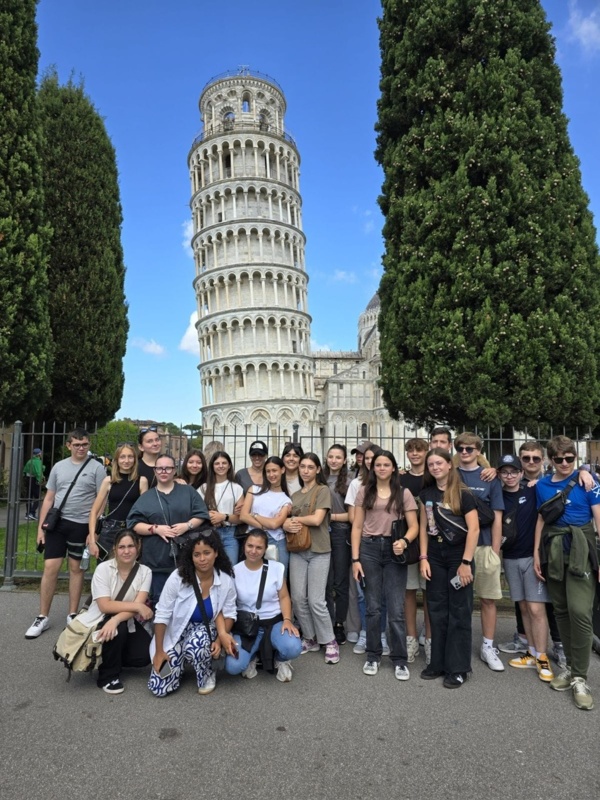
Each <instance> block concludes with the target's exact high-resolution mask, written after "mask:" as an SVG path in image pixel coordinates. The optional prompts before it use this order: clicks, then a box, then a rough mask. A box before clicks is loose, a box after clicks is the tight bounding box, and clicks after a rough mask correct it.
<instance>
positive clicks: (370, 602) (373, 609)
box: [360, 536, 407, 667]
mask: <svg viewBox="0 0 600 800" xmlns="http://www.w3.org/2000/svg"><path fill="white" fill-rule="evenodd" d="M392 555H393V553H392V539H391V537H390V536H373V537H367V538H365V537H363V538H362V539H361V542H360V563H361V566H362V568H363V572H364V573H365V590H364V592H365V602H366V606H367V611H366V623H367V659H368V660H369V661H377V662H379V661H380V660H381V652H382V647H381V607H382V600H383V598H384V597H385V603H386V606H387V617H388V627H389V635H390V638H389V646H390V658H391V660H392V663H393V664H394V666H396V667H397V666H406V664H407V652H406V620H405V618H404V594H405V592H406V566H405V565H404V564H398V563H397V562H396V561H394V560H393V559H392Z"/></svg>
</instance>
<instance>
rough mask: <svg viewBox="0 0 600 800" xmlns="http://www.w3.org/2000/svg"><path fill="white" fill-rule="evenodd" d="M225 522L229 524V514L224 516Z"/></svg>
mask: <svg viewBox="0 0 600 800" xmlns="http://www.w3.org/2000/svg"><path fill="white" fill-rule="evenodd" d="M224 521H225V522H229V514H225V520H224Z"/></svg>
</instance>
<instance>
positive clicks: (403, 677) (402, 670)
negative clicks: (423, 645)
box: [394, 643, 418, 681]
mask: <svg viewBox="0 0 600 800" xmlns="http://www.w3.org/2000/svg"><path fill="white" fill-rule="evenodd" d="M417 647H418V643H417ZM394 675H395V676H396V678H398V680H399V681H407V680H408V679H409V678H410V672H409V671H408V667H401V666H397V667H395V668H394Z"/></svg>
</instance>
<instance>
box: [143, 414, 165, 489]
mask: <svg viewBox="0 0 600 800" xmlns="http://www.w3.org/2000/svg"><path fill="white" fill-rule="evenodd" d="M138 447H139V450H140V456H139V461H138V474H139V475H141V476H142V477H144V478H146V480H147V481H148V486H149V487H150V489H152V488H154V487H155V486H156V473H155V472H154V467H155V465H156V459H157V458H158V456H159V453H160V451H161V450H162V439H161V438H160V434H159V433H158V428H157V427H156V425H150V427H148V428H140V432H139V435H138Z"/></svg>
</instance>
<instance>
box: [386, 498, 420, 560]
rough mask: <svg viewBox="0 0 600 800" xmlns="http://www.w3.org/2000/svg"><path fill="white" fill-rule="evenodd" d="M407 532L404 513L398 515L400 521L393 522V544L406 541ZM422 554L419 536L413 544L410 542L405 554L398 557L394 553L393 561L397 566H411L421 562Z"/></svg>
mask: <svg viewBox="0 0 600 800" xmlns="http://www.w3.org/2000/svg"><path fill="white" fill-rule="evenodd" d="M403 491H404V490H403ZM407 530H408V525H407V523H406V517H405V516H404V512H403V513H402V515H400V514H398V519H395V520H394V521H393V522H392V544H393V543H394V542H397V541H398V540H399V539H405V538H406V531H407ZM407 542H408V540H407ZM420 552H421V548H420V545H419V534H417V538H416V539H413V540H412V542H408V544H407V546H406V548H405V550H404V552H403V553H402V554H401V555H399V556H398V555H396V553H392V561H395V562H396V563H397V564H405V565H407V566H408V565H409V564H416V563H417V562H418V561H419V555H420Z"/></svg>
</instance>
